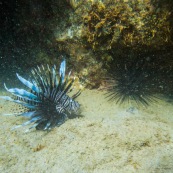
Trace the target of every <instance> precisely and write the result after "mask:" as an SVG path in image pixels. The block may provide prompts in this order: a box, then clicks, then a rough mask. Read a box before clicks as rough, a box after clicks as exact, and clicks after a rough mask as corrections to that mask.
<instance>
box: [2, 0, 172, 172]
mask: <svg viewBox="0 0 173 173" xmlns="http://www.w3.org/2000/svg"><path fill="white" fill-rule="evenodd" d="M87 2H88V3H89V5H88V4H87ZM99 2H100V1H99ZM102 2H103V3H106V2H108V1H102ZM123 2H124V1H123ZM142 2H143V1H141V3H142ZM168 2H169V1H168ZM85 3H86V4H85ZM90 3H98V2H97V1H85V2H83V1H73V0H71V1H64V3H63V2H61V1H50V2H48V1H45V2H44V3H43V2H40V1H36V2H33V1H30V3H29V2H28V3H27V2H26V3H24V2H22V1H16V2H15V3H14V4H13V8H14V9H15V12H12V11H11V10H12V9H13V8H12V6H11V5H12V4H11V5H10V4H9V2H8V1H7V2H5V3H1V4H0V5H1V6H2V9H3V10H2V12H3V16H5V17H4V18H5V19H4V20H2V21H1V23H2V28H1V31H2V32H1V37H0V39H1V40H0V44H1V48H0V50H1V52H0V53H1V55H0V96H1V98H0V118H1V126H0V172H2V173H8V172H15V173H16V172H40V173H42V172H46V173H47V172H51V173H54V172H55V173H57V172H58V173H68V172H71V173H103V172H104V173H146V172H147V173H172V172H173V162H172V160H173V99H172V93H171V91H172V90H171V89H170V88H171V87H172V83H173V82H172V81H173V80H172V78H173V77H172V76H173V75H172V74H173V71H172V69H173V66H171V65H172V61H171V60H172V55H170V53H169V52H170V50H171V48H170V47H171V45H166V46H167V47H169V48H168V50H169V51H168V53H166V55H165V52H167V49H166V48H165V49H164V50H160V49H159V51H158V52H159V53H157V54H154V55H153V52H152V53H150V52H149V53H148V52H147V53H146V52H145V51H144V53H141V54H140V55H139V56H136V54H135V53H136V52H135V53H133V54H132V55H131V56H127V57H128V58H129V57H130V58H131V57H132V59H131V61H126V59H124V58H122V57H124V56H125V52H123V51H124V49H123V47H121V48H122V49H123V51H122V52H121V51H120V52H118V53H117V55H121V56H120V58H121V59H120V58H119V59H120V60H117V58H114V60H112V61H111V62H109V60H108V59H102V58H100V59H98V57H97V55H99V57H100V56H101V57H102V56H109V57H110V56H112V55H113V54H115V52H114V50H113V48H112V49H111V50H109V51H107V50H106V49H107V48H106V49H105V50H104V49H103V48H101V50H100V49H97V50H95V49H92V47H89V46H88V43H86V40H85V41H83V40H82V39H83V37H82V36H81V37H79V35H78V36H76V35H75V36H74V37H73V34H76V33H75V32H77V31H78V30H79V27H75V24H76V23H75V22H77V19H78V20H79V18H78V10H79V9H80V8H83V6H84V7H85V8H86V9H87V8H88V11H89V10H91V8H89V7H90V6H91V4H90ZM28 5H29V7H30V9H29V10H28V8H27V7H28ZM80 5H81V6H80ZM82 5H83V6H82ZM147 5H148V4H147ZM148 6H149V5H148ZM21 7H23V10H21V11H20V9H21ZM46 7H47V8H46ZM58 7H61V8H58ZM78 7H79V8H78ZM85 8H84V9H85ZM95 8H97V7H95ZM105 8H106V7H105ZM62 9H63V10H62ZM85 13H86V12H85ZM21 14H23V16H22V17H21ZM27 14H28V16H29V17H28V16H27ZM55 14H56V15H55ZM79 14H80V13H79ZM30 15H31V16H30ZM30 17H31V18H30ZM62 19H63V20H64V22H63V20H62ZM34 20H35V21H34ZM73 20H74V21H73ZM72 21H73V22H74V25H73V26H72V25H70V22H72ZM80 23H81V21H80ZM48 24H49V26H48ZM44 25H45V27H44ZM76 25H77V24H76ZM85 25H86V24H85ZM71 26H72V27H71ZM171 26H172V25H171ZM61 27H62V28H67V33H66V34H67V35H66V36H65V35H63V34H62V35H61V39H60V38H59V37H60V36H59V35H60V34H59V33H58V38H56V39H55V38H54V36H56V34H57V32H58V31H57V28H58V29H59V30H60V28H61ZM109 27H111V26H109ZM109 27H108V28H109ZM11 28H13V30H11ZM108 28H105V29H106V30H107V31H109V29H108ZM63 32H64V31H63ZM55 33H56V34H55ZM60 33H61V32H60ZM109 38H110V37H109ZM76 39H77V41H76ZM57 40H58V41H57ZM81 40H82V41H81ZM56 41H57V42H58V43H56ZM75 41H76V42H77V45H80V44H82V45H85V44H86V45H85V46H86V50H87V53H86V50H85V51H82V49H83V48H81V47H78V46H76V43H75V44H74V42H75ZM120 43H121V42H120ZM90 44H91V43H90ZM92 44H93V43H92ZM85 46H84V47H85ZM100 46H101V45H100ZM112 46H114V44H113V45H112ZM66 47H69V49H66ZM103 47H104V46H103ZM144 47H145V46H144ZM73 48H74V49H73ZM121 48H120V49H121ZM125 49H126V48H125ZM130 49H131V48H130ZM143 49H144V48H143ZM153 49H154V48H153ZM140 51H141V50H140ZM154 52H155V51H154ZM126 53H127V54H128V53H129V51H127V52H126ZM134 54H135V55H134ZM158 54H159V55H158ZM163 54H164V56H162V55H163ZM88 55H89V56H92V58H93V59H89V58H88ZM133 55H134V57H135V58H134V59H133ZM144 55H145V56H144ZM156 55H157V56H156ZM167 55H169V56H168V59H166V58H165V57H166V56H167ZM143 56H144V57H143ZM153 56H154V58H152V57H153ZM112 57H113V56H112ZM155 57H156V58H155ZM157 57H158V58H157ZM87 58H88V59H87ZM137 58H144V61H136V60H137ZM64 59H65V60H66V67H65V72H64V69H63V68H64V66H63V65H62V63H63V62H64ZM148 59H149V60H148ZM150 59H151V61H150ZM165 59H166V60H165ZM134 60H135V61H134ZM145 60H146V61H145ZM162 60H163V61H162ZM91 61H92V62H91ZM167 61H168V62H167ZM131 62H132V63H131ZM141 62H142V63H141ZM143 62H144V64H143ZM99 63H101V64H102V63H103V64H104V63H105V64H106V65H105V64H104V65H103V66H101V68H100V66H99V65H98V64H99ZM42 64H43V65H44V67H46V65H47V64H49V65H50V67H48V68H44V69H41V68H42V67H41V65H42ZM53 64H55V65H56V68H55V70H56V74H55V73H54V70H52V65H53ZM117 64H118V66H116V65H117ZM129 64H130V65H129ZM141 64H142V65H141ZM168 64H169V65H170V68H169V69H168V70H166V71H165V69H167V67H168ZM113 65H115V66H114V67H115V68H112V66H113ZM37 66H39V67H40V69H41V70H39V68H38V67H37ZM90 67H91V68H90ZM34 68H38V69H37V70H35V72H33V74H32V72H31V71H32V69H34ZM49 68H50V69H51V70H49ZM44 70H45V71H44ZM92 70H93V71H92ZM94 70H95V71H94ZM101 70H102V72H101ZM70 71H72V72H71V74H69V72H70ZM47 72H48V73H47ZM49 72H50V73H49ZM90 72H92V73H90ZM16 73H18V74H19V75H20V77H22V79H21V78H20V77H17V76H16ZM64 75H65V76H64ZM101 75H103V76H101ZM40 76H41V77H40ZM55 76H56V77H55ZM63 76H64V77H63ZM67 76H69V77H67ZM112 76H113V78H112ZM148 76H149V77H148ZM105 78H106V80H105ZM24 79H26V81H25V80H24ZM42 79H43V80H42ZM66 79H67V83H65V81H66ZM70 79H71V80H72V81H73V79H74V82H71V80H70ZM169 79H170V80H169ZM46 80H47V81H46ZM27 81H28V82H27ZM51 81H53V82H51ZM68 81H70V82H71V83H70V82H68ZM4 83H5V84H6V86H7V88H8V89H5V87H4ZM56 83H58V84H56ZM94 84H95V85H94ZM71 85H72V86H71ZM112 85H113V88H112ZM58 86H61V87H58ZM63 86H64V87H63ZM51 87H52V88H53V89H55V90H53V89H52V88H51ZM14 88H15V91H14V90H13V91H12V90H10V89H14ZM16 88H18V89H24V90H26V91H28V92H30V93H29V96H28V95H27V94H28V93H25V94H24V93H23V90H22V91H21V90H18V89H16ZM33 88H34V89H33ZM67 88H68V89H69V90H68V91H70V89H71V88H72V89H73V91H72V93H71V92H66V90H67ZM158 88H159V89H158ZM160 88H161V89H160ZM49 89H50V90H49ZM37 90H39V91H38V92H37ZM79 90H80V92H81V94H80V95H79V96H77V97H76V98H73V96H74V95H75V93H77V92H78V91H79ZM51 91H52V92H51ZM56 91H57V92H56ZM58 91H61V92H62V93H63V92H65V96H66V95H68V96H69V97H68V98H66V97H65V98H66V99H67V100H66V99H65V102H63V101H64V100H63V99H62V97H60V98H59V101H57V102H55V101H56V100H58V98H57V99H55V98H54V99H52V97H56V96H57V97H58V96H59V94H58ZM50 93H51V94H50ZM31 94H34V95H35V96H36V97H37V98H36V99H35V98H34V99H33V95H31ZM109 94H110V96H109ZM62 95H63V96H64V93H63V94H62ZM4 96H8V99H7V100H9V97H10V98H11V99H14V100H18V101H22V102H24V103H27V104H29V106H35V107H36V109H35V108H34V109H30V108H27V109H26V108H25V106H19V104H18V103H14V100H13V101H7V100H5V99H3V98H4ZM111 96H112V97H111ZM5 98H7V97H5ZM70 98H73V99H74V100H75V103H74V102H73V101H72V100H70ZM111 98H112V99H111ZM27 99H30V100H29V101H28V100H27ZM37 101H38V102H41V103H44V104H41V106H40V105H39V103H38V104H37V103H35V102H37ZM46 101H50V102H49V104H47V102H46ZM61 101H62V102H61ZM68 101H69V102H70V103H71V102H73V103H74V104H75V105H76V106H75V108H76V107H77V108H78V103H79V105H80V108H79V110H77V111H76V112H77V114H78V116H75V117H72V118H71V117H70V113H69V112H71V111H72V112H73V108H74V107H73V106H71V107H70V106H69V105H70V103H69V102H68ZM66 104H67V105H66ZM57 105H58V106H57ZM39 106H40V107H39ZM52 106H54V107H56V106H57V107H58V108H62V109H58V108H57V107H56V111H57V112H58V111H59V112H58V114H57V116H59V115H62V114H63V116H66V115H67V119H66V120H65V121H63V123H61V124H60V125H59V124H58V123H57V126H54V125H55V124H54V122H55V121H58V122H59V119H58V120H57V119H56V117H54V112H53V111H52V109H51V108H50V107H52ZM37 107H39V108H38V109H37ZM43 107H44V109H43ZM30 110H36V112H39V111H42V112H41V114H39V116H41V118H42V119H44V118H48V120H47V119H46V124H45V123H43V122H41V123H42V124H41V125H43V126H44V125H45V126H44V128H43V129H41V128H40V129H38V128H33V129H30V130H28V129H29V127H31V126H22V127H20V128H16V129H15V127H16V126H18V125H21V124H23V123H25V122H27V121H28V120H30V119H31V118H30V117H29V114H27V116H28V117H27V116H18V115H20V114H21V112H22V113H23V112H29V111H30ZM47 110H49V111H48V112H47ZM68 111H69V112H68ZM39 113H40V112H39ZM49 113H50V114H49ZM44 114H46V115H44ZM25 115H26V114H25ZM47 115H48V116H50V117H51V118H52V117H53V118H52V119H53V123H52V119H51V118H50V119H51V120H50V119H49V117H47ZM36 116H37V114H36ZM49 120H50V122H51V123H52V124H53V125H52V127H53V128H51V129H48V128H47V129H46V127H49V125H50V124H51V123H50V124H49ZM34 123H37V121H35V122H34ZM34 123H33V124H34ZM33 124H32V125H33ZM46 125H47V126H46Z"/></svg>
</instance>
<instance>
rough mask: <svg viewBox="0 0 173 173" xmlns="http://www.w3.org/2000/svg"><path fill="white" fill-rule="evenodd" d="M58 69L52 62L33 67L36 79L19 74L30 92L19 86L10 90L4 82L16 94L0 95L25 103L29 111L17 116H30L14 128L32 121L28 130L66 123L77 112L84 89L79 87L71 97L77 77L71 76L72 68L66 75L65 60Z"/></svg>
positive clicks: (8, 99)
mask: <svg viewBox="0 0 173 173" xmlns="http://www.w3.org/2000/svg"><path fill="white" fill-rule="evenodd" d="M56 70H57V69H56V66H55V65H54V66H53V67H52V69H50V67H49V65H47V68H45V67H44V66H43V65H41V66H37V68H34V69H32V70H31V77H32V78H33V79H32V80H30V81H29V80H26V79H24V78H23V77H21V76H19V74H16V75H17V78H18V79H19V80H20V82H22V83H23V84H24V85H25V86H27V87H28V88H29V89H30V91H26V90H24V89H19V88H11V89H8V88H7V87H6V85H5V84H4V86H5V89H6V90H7V91H8V92H10V93H11V94H12V95H13V96H12V97H9V96H0V98H2V99H5V100H7V101H11V102H15V103H17V104H20V105H22V106H23V107H24V108H26V111H24V112H22V113H20V114H18V115H19V116H24V117H27V118H28V119H29V121H27V122H25V123H23V124H21V125H18V126H16V127H14V129H15V128H18V127H21V126H26V125H31V124H32V125H31V126H30V128H29V129H28V130H30V129H32V128H36V129H37V130H51V129H52V128H54V127H56V126H60V125H61V124H63V123H64V122H65V120H66V119H67V118H68V117H69V116H70V114H76V112H77V111H78V109H79V107H80V105H79V103H78V102H77V101H75V99H76V98H77V97H78V96H79V95H80V93H81V92H80V90H79V91H78V92H77V93H75V94H74V95H72V97H70V96H68V93H69V92H71V91H72V85H73V82H74V80H75V79H74V78H73V79H72V78H70V74H71V71H70V72H69V74H68V75H66V74H65V71H66V61H65V59H64V60H63V61H62V62H61V64H60V69H59V73H58V72H57V71H56Z"/></svg>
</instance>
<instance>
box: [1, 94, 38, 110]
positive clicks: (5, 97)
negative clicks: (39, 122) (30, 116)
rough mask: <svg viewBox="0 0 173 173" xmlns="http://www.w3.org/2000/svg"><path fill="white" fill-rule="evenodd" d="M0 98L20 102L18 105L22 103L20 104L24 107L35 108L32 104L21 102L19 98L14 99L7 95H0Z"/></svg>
mask: <svg viewBox="0 0 173 173" xmlns="http://www.w3.org/2000/svg"><path fill="white" fill-rule="evenodd" d="M0 98H2V99H4V100H7V101H11V102H14V103H18V104H20V105H22V106H24V107H26V108H29V109H35V108H36V106H34V105H30V104H27V103H24V102H22V101H20V100H14V99H12V98H11V97H9V96H0Z"/></svg>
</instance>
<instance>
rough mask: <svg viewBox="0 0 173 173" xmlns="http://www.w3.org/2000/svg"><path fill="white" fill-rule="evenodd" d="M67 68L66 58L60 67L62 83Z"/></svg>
mask: <svg viewBox="0 0 173 173" xmlns="http://www.w3.org/2000/svg"><path fill="white" fill-rule="evenodd" d="M65 68H66V61H65V59H64V60H63V61H62V62H61V65H60V69H59V74H60V77H62V83H64V79H65Z"/></svg>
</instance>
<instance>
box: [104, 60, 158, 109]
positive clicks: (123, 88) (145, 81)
mask: <svg viewBox="0 0 173 173" xmlns="http://www.w3.org/2000/svg"><path fill="white" fill-rule="evenodd" d="M154 77H155V71H154V70H153V69H152V68H151V67H150V66H149V65H148V64H147V62H146V60H137V61H136V60H135V61H132V62H128V63H120V64H118V65H117V66H116V68H115V72H114V74H113V76H112V78H111V79H109V80H108V87H107V89H108V93H107V94H108V95H107V97H109V98H110V100H112V99H115V100H116V101H117V103H120V104H121V103H123V102H124V101H130V100H134V101H135V102H136V103H137V104H142V105H145V106H147V105H148V104H149V103H150V102H152V101H154V100H155V99H154V95H153V93H152V89H153V87H154V83H153V81H154V80H153V79H154Z"/></svg>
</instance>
